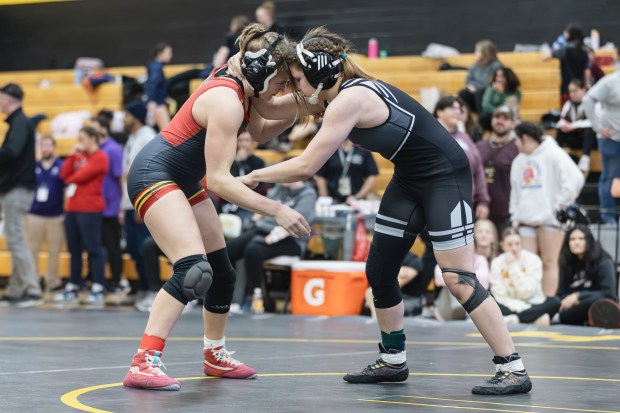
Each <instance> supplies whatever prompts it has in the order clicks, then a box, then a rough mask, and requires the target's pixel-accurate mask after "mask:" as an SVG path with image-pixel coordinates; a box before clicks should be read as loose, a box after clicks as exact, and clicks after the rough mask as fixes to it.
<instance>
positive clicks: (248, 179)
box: [237, 173, 259, 189]
mask: <svg viewBox="0 0 620 413" xmlns="http://www.w3.org/2000/svg"><path fill="white" fill-rule="evenodd" d="M237 179H238V180H240V181H241V183H242V184H243V185H245V186H247V187H248V188H250V189H256V187H257V186H258V184H259V182H258V181H257V180H255V179H254V178H252V174H251V173H249V174H247V175H243V176H237Z"/></svg>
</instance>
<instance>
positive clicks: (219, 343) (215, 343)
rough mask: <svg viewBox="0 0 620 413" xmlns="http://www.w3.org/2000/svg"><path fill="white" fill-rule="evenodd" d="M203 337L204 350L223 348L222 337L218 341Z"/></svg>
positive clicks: (224, 338) (224, 340)
mask: <svg viewBox="0 0 620 413" xmlns="http://www.w3.org/2000/svg"><path fill="white" fill-rule="evenodd" d="M203 337H204V343H205V348H218V347H224V344H225V342H226V337H222V338H221V339H219V340H209V339H208V338H207V336H203Z"/></svg>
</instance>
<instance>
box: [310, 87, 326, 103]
mask: <svg viewBox="0 0 620 413" xmlns="http://www.w3.org/2000/svg"><path fill="white" fill-rule="evenodd" d="M321 89H323V83H319V87H317V88H316V90H315V91H314V93H313V94H312V96H310V97H309V98H308V102H309V103H310V104H311V105H316V104H318V103H319V93H321Z"/></svg>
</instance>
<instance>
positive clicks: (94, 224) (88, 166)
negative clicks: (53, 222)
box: [53, 126, 108, 305]
mask: <svg viewBox="0 0 620 413" xmlns="http://www.w3.org/2000/svg"><path fill="white" fill-rule="evenodd" d="M98 139H99V133H98V132H97V131H96V130H95V129H93V128H91V127H89V126H86V127H84V128H82V129H81V130H80V133H79V135H78V141H77V144H76V145H75V150H74V152H73V154H72V155H70V156H69V157H68V158H67V159H66V160H65V163H64V164H63V166H62V169H61V171H60V177H61V178H62V180H63V181H65V183H66V184H67V190H66V192H65V195H66V197H67V205H66V208H65V209H66V211H67V213H66V216H65V232H66V237H67V247H68V248H69V253H70V254H71V277H70V279H69V282H68V283H67V285H65V290H64V291H63V292H62V293H60V294H58V295H56V296H55V297H54V299H53V302H54V303H58V304H76V303H77V302H78V296H79V292H80V288H81V286H82V284H83V281H84V280H83V279H82V250H84V249H86V250H87V251H88V263H89V268H90V270H91V273H92V276H93V285H92V287H91V290H90V295H89V296H88V299H87V300H86V302H85V304H89V305H103V303H104V300H103V293H104V290H105V288H104V285H105V278H104V267H105V252H104V249H103V245H102V242H101V239H102V238H101V226H102V224H101V221H102V213H103V210H104V209H105V201H104V199H103V193H102V186H103V179H104V177H105V175H106V174H107V173H108V158H107V156H106V155H105V153H103V151H101V150H100V149H99V145H98V143H97V142H98Z"/></svg>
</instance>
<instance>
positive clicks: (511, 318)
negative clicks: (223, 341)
mask: <svg viewBox="0 0 620 413" xmlns="http://www.w3.org/2000/svg"><path fill="white" fill-rule="evenodd" d="M504 322H505V323H506V324H519V316H517V315H516V314H510V315H505V316H504Z"/></svg>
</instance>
